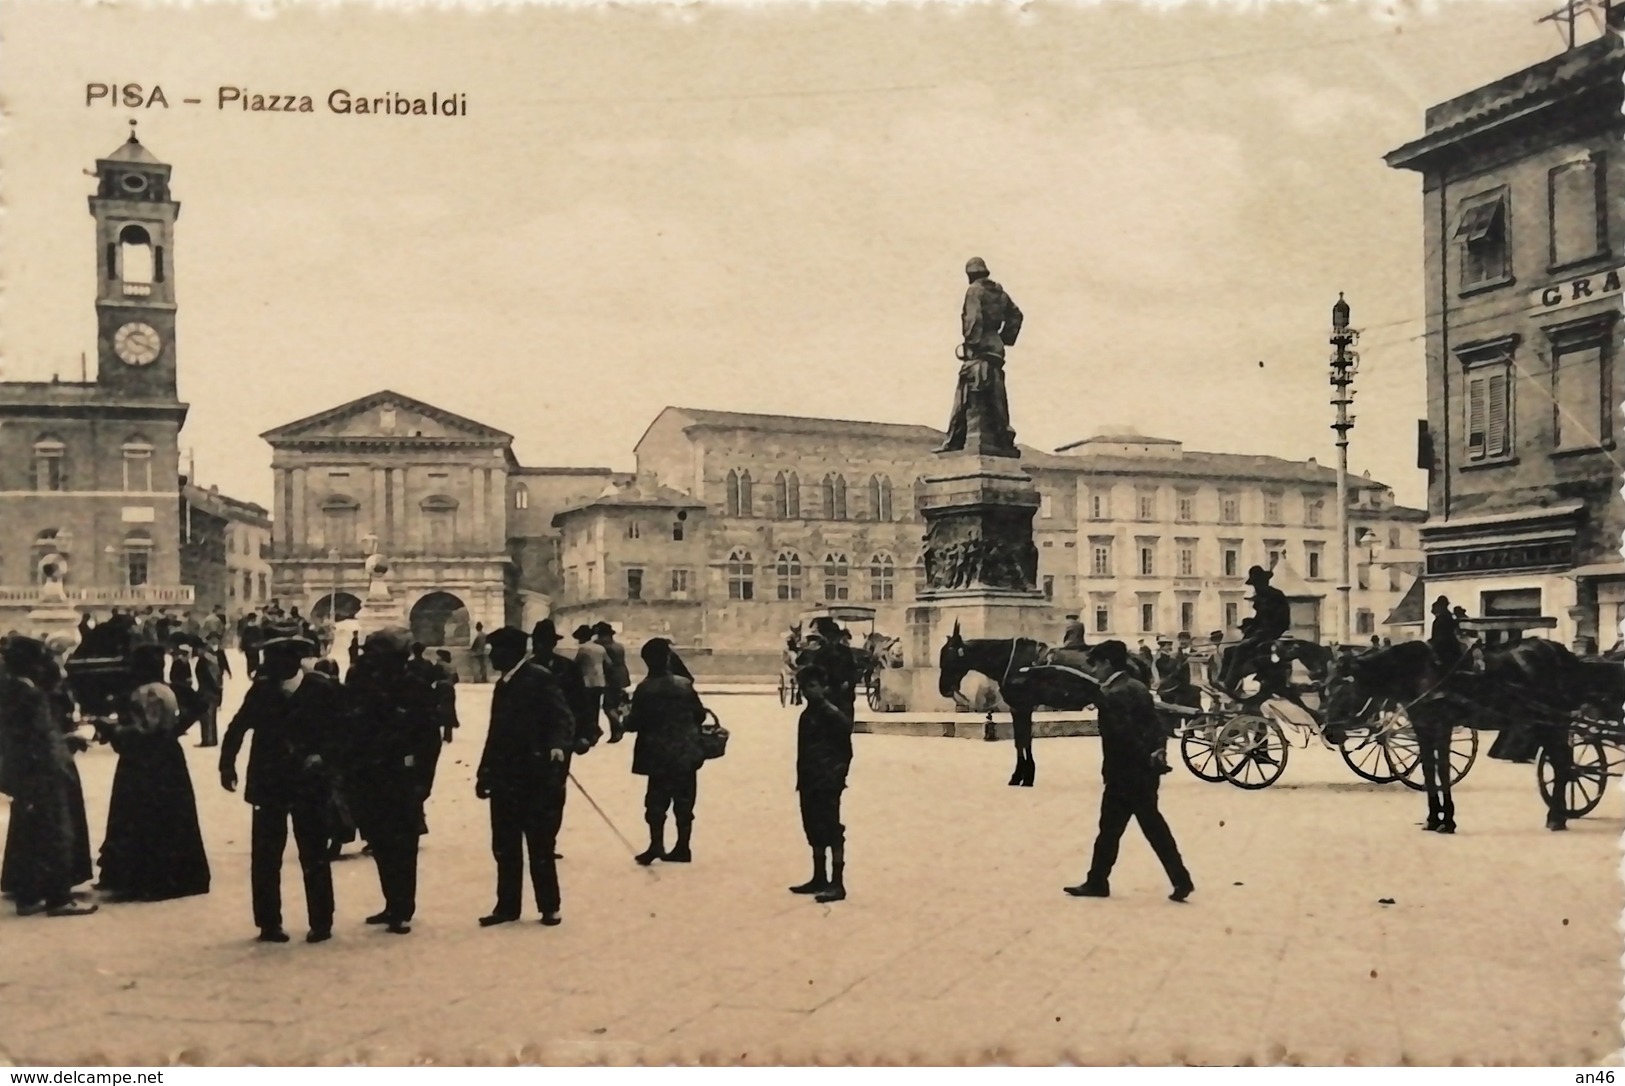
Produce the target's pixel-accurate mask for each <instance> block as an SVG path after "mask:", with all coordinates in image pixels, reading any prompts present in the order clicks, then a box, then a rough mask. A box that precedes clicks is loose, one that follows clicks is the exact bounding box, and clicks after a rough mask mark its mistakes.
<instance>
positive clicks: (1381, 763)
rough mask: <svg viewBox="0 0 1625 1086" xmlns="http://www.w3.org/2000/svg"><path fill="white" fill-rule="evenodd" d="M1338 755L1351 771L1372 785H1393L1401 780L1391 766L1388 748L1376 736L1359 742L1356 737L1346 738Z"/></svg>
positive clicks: (1361, 739) (1367, 737) (1364, 738)
mask: <svg viewBox="0 0 1625 1086" xmlns="http://www.w3.org/2000/svg"><path fill="white" fill-rule="evenodd" d="M1338 753H1339V754H1341V755H1342V756H1343V761H1344V763H1345V764H1347V765H1348V767H1349V768H1350V769H1352V770H1354V772H1355V773H1356V774H1357V775H1358V776H1361V777H1364V778H1365V779H1366V780H1368V781H1370V782H1371V783H1372V784H1393V783H1394V781H1396V780H1398V779H1399V778H1398V777H1396V776H1394V771H1393V768H1392V766H1390V765H1389V762H1388V751H1387V748H1386V747H1385V745H1384V744H1383V743H1381V742H1380V741H1378V740H1377V739H1376V737H1375V736H1366V737H1362V738H1359V739H1358V740H1357V739H1356V738H1355V737H1354V736H1346V737H1344V739H1343V745H1342V746H1341V747H1339V748H1338Z"/></svg>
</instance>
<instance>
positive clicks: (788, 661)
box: [779, 606, 903, 711]
mask: <svg viewBox="0 0 1625 1086" xmlns="http://www.w3.org/2000/svg"><path fill="white" fill-rule="evenodd" d="M865 627H867V628H865ZM858 633H862V639H861V640H859V639H858V637H857V636H856V635H857V634H858ZM814 662H818V663H820V664H821V665H822V666H823V667H824V668H825V670H826V671H829V672H830V673H831V678H832V681H834V682H835V683H836V684H837V685H839V686H844V687H845V688H846V693H847V695H848V696H849V698H848V699H847V700H843V704H844V705H845V707H846V708H848V709H852V708H855V705H856V700H857V698H858V697H859V696H862V697H863V698H864V700H865V702H866V704H867V705H868V706H869V708H870V709H872V710H876V711H878V710H879V709H880V708H881V705H882V699H881V693H880V675H879V672H880V671H882V670H884V669H885V668H888V667H902V666H903V656H902V641H901V639H900V638H896V637H888V636H887V635H885V634H882V633H879V632H878V631H876V629H875V609H874V608H872V607H859V606H833V607H827V608H821V609H819V610H816V611H808V612H805V613H804V614H802V615H801V617H800V619H799V620H798V621H797V622H796V624H795V625H794V626H792V627H791V628H790V634H789V636H788V637H787V638H786V639H785V649H784V660H783V664H782V667H781V669H780V677H779V703H780V704H781V705H799V704H800V703H801V695H800V692H799V691H798V690H796V688H795V673H796V671H797V670H799V669H800V668H802V667H805V666H807V665H808V664H811V663H814ZM848 671H850V675H847V672H848Z"/></svg>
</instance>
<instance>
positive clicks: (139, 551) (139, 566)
mask: <svg viewBox="0 0 1625 1086" xmlns="http://www.w3.org/2000/svg"><path fill="white" fill-rule="evenodd" d="M152 549H153V547H152V536H150V535H148V534H147V533H146V532H144V531H134V532H131V533H129V534H128V535H126V536H125V537H124V583H125V584H127V585H129V586H130V587H131V588H139V587H141V586H142V585H144V584H146V583H147V578H148V577H149V576H150V575H151V573H152Z"/></svg>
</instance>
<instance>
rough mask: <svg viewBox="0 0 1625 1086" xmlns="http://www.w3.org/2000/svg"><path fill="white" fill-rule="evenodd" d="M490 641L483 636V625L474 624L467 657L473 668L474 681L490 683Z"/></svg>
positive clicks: (479, 623)
mask: <svg viewBox="0 0 1625 1086" xmlns="http://www.w3.org/2000/svg"><path fill="white" fill-rule="evenodd" d="M489 641H490V639H489V638H487V637H486V636H485V623H483V622H476V623H474V639H473V640H472V641H470V642H469V643H468V655H469V657H470V660H471V662H472V664H473V668H474V681H475V682H477V683H488V682H490V681H491V658H490V653H491V647H490V644H489Z"/></svg>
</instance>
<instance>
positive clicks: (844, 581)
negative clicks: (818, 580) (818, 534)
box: [824, 554, 852, 600]
mask: <svg viewBox="0 0 1625 1086" xmlns="http://www.w3.org/2000/svg"><path fill="white" fill-rule="evenodd" d="M824 598H825V599H826V600H849V599H851V598H852V563H851V562H850V561H848V560H847V557H846V555H844V554H826V555H824Z"/></svg>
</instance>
